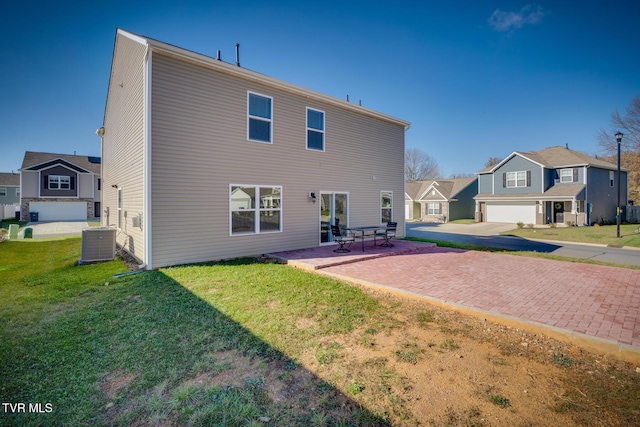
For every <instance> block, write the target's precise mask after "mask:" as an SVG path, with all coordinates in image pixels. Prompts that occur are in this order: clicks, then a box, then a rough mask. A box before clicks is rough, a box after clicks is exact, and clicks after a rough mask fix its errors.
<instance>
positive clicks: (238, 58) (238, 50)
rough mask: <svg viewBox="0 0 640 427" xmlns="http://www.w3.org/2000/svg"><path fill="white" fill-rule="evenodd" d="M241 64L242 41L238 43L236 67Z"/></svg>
mask: <svg viewBox="0 0 640 427" xmlns="http://www.w3.org/2000/svg"><path fill="white" fill-rule="evenodd" d="M239 66H240V43H236V67H239Z"/></svg>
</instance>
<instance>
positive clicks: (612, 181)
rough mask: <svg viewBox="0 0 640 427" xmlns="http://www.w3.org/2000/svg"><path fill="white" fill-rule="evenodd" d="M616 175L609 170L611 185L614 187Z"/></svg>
mask: <svg viewBox="0 0 640 427" xmlns="http://www.w3.org/2000/svg"><path fill="white" fill-rule="evenodd" d="M614 176H615V175H614V174H613V171H609V187H613V184H614V182H615V181H614Z"/></svg>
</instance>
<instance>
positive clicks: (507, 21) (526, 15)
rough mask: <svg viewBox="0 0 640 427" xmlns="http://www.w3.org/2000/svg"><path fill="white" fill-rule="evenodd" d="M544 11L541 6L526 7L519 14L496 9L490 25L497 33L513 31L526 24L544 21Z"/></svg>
mask: <svg viewBox="0 0 640 427" xmlns="http://www.w3.org/2000/svg"><path fill="white" fill-rule="evenodd" d="M543 16H544V11H543V10H542V7H540V6H539V5H536V4H533V5H530V4H528V5H526V6H524V7H523V8H522V9H520V11H519V12H503V11H502V10H500V9H496V11H495V12H493V13H492V14H491V16H490V17H489V25H491V26H492V27H493V29H494V30H496V31H511V30H514V29H517V28H522V27H523V26H524V25H525V24H531V25H533V24H537V23H538V22H540V21H541V20H542V17H543Z"/></svg>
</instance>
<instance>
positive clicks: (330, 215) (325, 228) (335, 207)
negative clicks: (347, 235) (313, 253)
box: [320, 193, 349, 244]
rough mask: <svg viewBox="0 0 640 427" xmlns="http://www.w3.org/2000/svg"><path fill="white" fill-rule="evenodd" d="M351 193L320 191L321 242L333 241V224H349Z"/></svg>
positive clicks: (344, 225) (342, 225)
mask: <svg viewBox="0 0 640 427" xmlns="http://www.w3.org/2000/svg"><path fill="white" fill-rule="evenodd" d="M348 212H349V195H348V194H347V193H320V244H324V243H331V242H332V241H333V236H332V235H331V225H339V226H341V227H346V226H347V225H348V218H349V217H348Z"/></svg>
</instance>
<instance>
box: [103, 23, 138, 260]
mask: <svg viewBox="0 0 640 427" xmlns="http://www.w3.org/2000/svg"><path fill="white" fill-rule="evenodd" d="M144 55H145V46H144V45H141V44H140V43H137V42H135V41H133V40H131V39H129V38H127V37H125V36H122V35H120V34H118V35H117V36H116V44H115V52H114V56H113V64H112V69H111V80H110V84H109V93H108V95H107V105H106V110H105V122H104V128H105V134H104V137H103V151H102V165H103V172H102V188H103V191H102V192H101V193H102V206H101V207H102V209H103V210H104V209H105V208H108V209H109V215H108V216H107V215H106V214H104V213H102V222H103V224H105V225H111V226H116V225H117V220H118V210H117V190H116V189H115V188H112V186H113V185H117V186H118V187H120V188H122V195H123V224H122V225H123V226H122V228H121V230H120V231H119V232H118V233H117V240H118V244H119V245H122V246H123V247H124V248H125V249H126V250H127V251H129V252H130V253H131V254H132V255H134V256H136V257H137V258H138V259H139V260H142V258H143V250H144V241H143V233H142V230H141V227H139V226H136V225H137V224H134V221H133V219H134V218H136V217H138V215H141V216H142V226H143V227H144V224H145V223H144V215H142V214H143V201H144V197H143V190H144V181H143V172H144V168H143V166H144V165H143V152H144V151H143V149H144ZM125 213H126V218H125V216H124V215H125Z"/></svg>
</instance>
